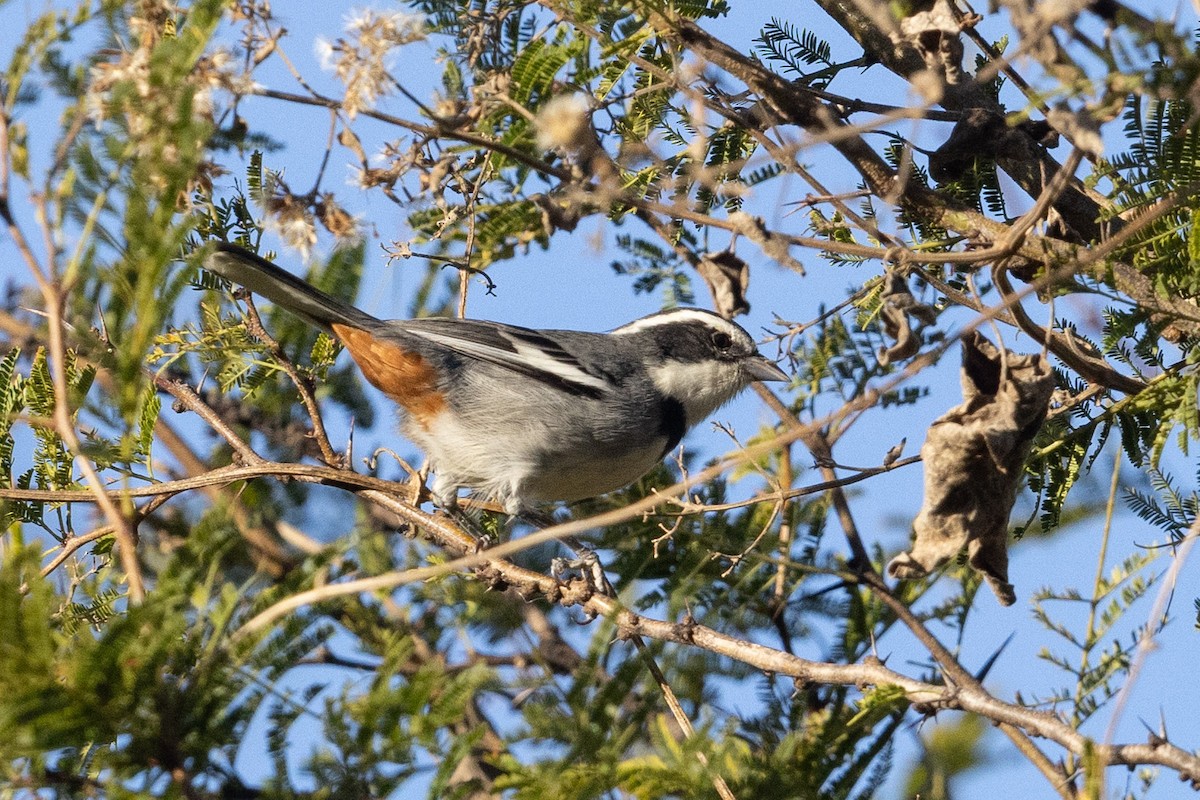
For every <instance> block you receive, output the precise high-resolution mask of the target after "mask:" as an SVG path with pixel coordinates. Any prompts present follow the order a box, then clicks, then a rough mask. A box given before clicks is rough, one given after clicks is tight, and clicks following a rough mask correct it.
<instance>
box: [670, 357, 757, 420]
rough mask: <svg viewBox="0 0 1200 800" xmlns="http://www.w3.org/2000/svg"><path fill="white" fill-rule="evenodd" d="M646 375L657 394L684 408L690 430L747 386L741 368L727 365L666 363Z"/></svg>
mask: <svg viewBox="0 0 1200 800" xmlns="http://www.w3.org/2000/svg"><path fill="white" fill-rule="evenodd" d="M649 373H650V378H651V380H653V381H654V385H655V386H657V387H658V390H659V391H660V392H662V393H663V394H665V395H667V396H668V397H673V398H675V399H676V400H678V401H679V402H680V403H682V404H683V410H684V413H685V414H686V415H687V425H688V427H689V428H690V427H691V426H692V425H695V424H696V423H698V422H700V421H701V420H703V419H704V418H705V417H707V416H708V415H709V414H711V413H713V412H714V411H716V410H717V409H718V408H720V407H721V406H723V405H725V404H726V403H727V402H729V401H730V400H732V399H733V396H734V395H735V394H737V393H738V391H739V390H741V389H742V388H744V387H745V385H746V382H745V379H744V378H743V376H742V369H741V367H740V366H739V365H737V364H735V363H731V362H728V361H701V362H698V363H690V362H686V361H665V362H663V363H662V364H658V365H657V366H653V367H650V369H649Z"/></svg>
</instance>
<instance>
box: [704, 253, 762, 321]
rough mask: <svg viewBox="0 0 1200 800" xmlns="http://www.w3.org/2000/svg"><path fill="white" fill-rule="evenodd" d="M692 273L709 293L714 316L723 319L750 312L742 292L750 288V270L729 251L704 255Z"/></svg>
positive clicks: (744, 293)
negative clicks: (700, 279) (702, 282)
mask: <svg viewBox="0 0 1200 800" xmlns="http://www.w3.org/2000/svg"><path fill="white" fill-rule="evenodd" d="M696 271H697V272H699V273H700V277H701V278H704V282H705V283H706V284H708V290H709V292H711V293H712V297H713V303H714V304H715V305H716V308H717V313H718V314H720V315H721V316H723V317H725V318H726V319H733V318H734V317H736V316H738V315H739V314H746V313H748V312H749V311H750V302H749V301H748V300H746V289H747V288H748V287H749V286H750V267H749V265H747V264H746V262H745V261H743V260H742V259H740V258H738V257H737V255H736V254H734V253H733V251H731V250H722V251H721V252H719V253H705V254H704V255H703V256H702V257H701V258H700V263H698V264H697V265H696Z"/></svg>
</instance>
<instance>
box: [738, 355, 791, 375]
mask: <svg viewBox="0 0 1200 800" xmlns="http://www.w3.org/2000/svg"><path fill="white" fill-rule="evenodd" d="M745 364H746V374H747V375H749V376H750V377H751V378H754V380H756V381H790V380H791V378H789V377H788V374H787V373H786V372H784V371H783V370H781V369H780V368H779V367H777V366H776V365H775V362H774V361H771V360H770V359H768V358H767V357H766V356H764V355H762V354H756V355H753V356H751V357H750V358H748V359H746V362H745Z"/></svg>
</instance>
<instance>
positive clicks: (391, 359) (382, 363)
mask: <svg viewBox="0 0 1200 800" xmlns="http://www.w3.org/2000/svg"><path fill="white" fill-rule="evenodd" d="M332 328H333V333H334V335H335V336H337V337H338V339H340V340H341V342H342V344H344V345H345V346H346V349H347V350H348V351H349V352H350V356H351V357H352V358H353V359H354V363H356V364H358V368H359V369H360V370H362V374H363V376H364V377H365V378H366V379H367V380H368V381H370V382H371V384H372V385H373V386H375V387H376V388H377V389H379V390H380V391H381V392H383V393H384V394H386V395H387V396H388V397H390V398H392V399H393V400H395V401H396V402H397V403H399V404H400V405H401V406H402V407H403V408H404V410H405V411H406V412H408V415H409V416H410V417H411V418H412V419H413V421H415V422H417V423H418V424H419V425H421V427H423V428H427V427H428V426H429V425H430V423H432V422H433V419H434V417H436V416H437V415H438V414H440V413H441V412H442V411H443V410H445V408H446V398H445V397H444V396H443V395H442V393H441V392H440V391H439V390H438V388H437V373H435V372H434V370H433V367H431V366H430V365H429V362H428V361H426V360H425V359H424V358H422V357H421V355H420V354H419V353H416V352H414V351H412V350H406V349H405V348H403V347H401V346H400V345H399V344H397V343H395V342H389V341H386V340H384V339H378V338H376V337H374V336H372V335H371V334H370V333H368V332H367V331H364V330H362V329H360V328H352V327H350V326H348V325H338V324H334V325H333V326H332Z"/></svg>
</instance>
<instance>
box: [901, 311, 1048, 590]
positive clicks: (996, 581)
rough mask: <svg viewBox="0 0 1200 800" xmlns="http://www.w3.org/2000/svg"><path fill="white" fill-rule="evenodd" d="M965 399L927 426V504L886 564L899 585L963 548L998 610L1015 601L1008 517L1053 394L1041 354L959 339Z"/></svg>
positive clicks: (977, 339)
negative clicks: (903, 548)
mask: <svg viewBox="0 0 1200 800" xmlns="http://www.w3.org/2000/svg"><path fill="white" fill-rule="evenodd" d="M962 345H963V366H962V386H963V402H962V403H961V404H959V405H957V406H955V407H954V408H952V409H950V410H949V411H947V412H946V413H945V414H943V415H942V416H940V417H938V418H937V419H936V420H935V421H934V422H933V424H932V425H931V426H930V427H929V434H928V436H927V437H926V439H925V444H924V445H922V447H921V458H922V459H923V461H924V462H925V501H924V503H923V504H922V506H921V511H920V513H919V514H918V515H917V518H916V520H914V522H913V532H914V534H915V538H914V541H913V546H912V548H911V549H910V550H909V551H908V552H907V553H901V554H900V555H898V556H896V558H894V559H892V561H891V562H890V563H889V564H888V567H887V571H888V574H889V575H891V576H892V577H895V578H899V579H901V580H909V579H912V578H921V577H924V576H926V575H928V574H929V573H931V572H932V571H933V570H935V569H937V568H938V567H939V566H941V565H942V564H944V563H945V562H946V561H948V560H949V559H951V558H953V557H954V556H955V555H957V554H958V552H959V551H960V550H962V548H963V547H964V546H966V548H967V562H968V563H969V564H970V565H971V567H972V568H974V569H976V570H978V571H979V572H981V573H982V574H983V576H984V577H985V578H986V579H987V582H988V584H989V585H990V586H991V587H992V591H993V592H995V594H996V597H997V599H998V600H999V601H1000V603H1001V604H1002V605H1006V606H1007V605H1012V604H1013V603H1014V602H1015V601H1016V594H1015V593H1014V592H1013V586H1012V584H1010V583H1009V582H1008V518H1009V514H1010V513H1011V512H1012V507H1013V503H1014V502H1016V497H1017V488H1018V485H1019V484H1020V481H1021V473H1022V470H1021V468H1022V466H1023V465H1024V462H1025V457H1026V456H1027V455H1028V454H1029V446H1030V443H1031V442H1032V441H1033V437H1034V436H1035V435H1037V432H1038V429H1039V428H1041V426H1042V422H1043V421H1044V420H1045V419H1046V412H1047V410H1048V408H1049V404H1050V395H1051V393H1052V392H1053V391H1054V376H1053V374H1052V373H1051V370H1050V367H1049V365H1048V364H1046V362H1045V361H1044V360H1043V359H1042V357H1041V356H1040V355H1037V354H1034V355H1017V354H1016V353H1013V352H1011V351H1006V352H1005V353H1004V356H1003V358H1002V357H1001V353H1000V351H999V350H998V349H997V348H996V347H995V346H994V345H993V344H992V343H991V342H989V341H988V340H987V339H986V338H984V337H983V336H982V335H981V334H979V333H972V334H970V335H969V336H967V337H964V339H963V343H962Z"/></svg>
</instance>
